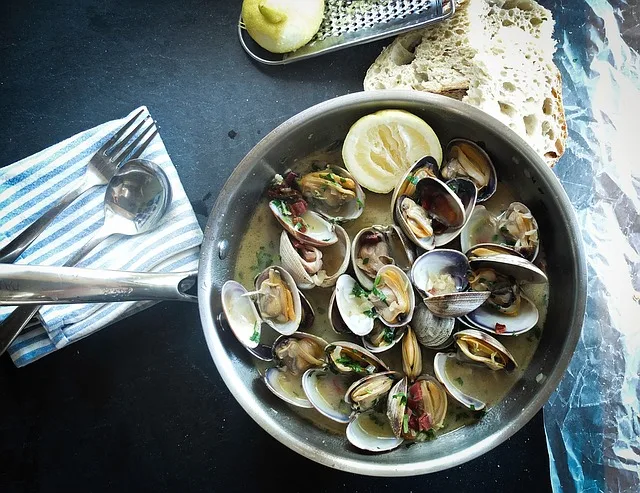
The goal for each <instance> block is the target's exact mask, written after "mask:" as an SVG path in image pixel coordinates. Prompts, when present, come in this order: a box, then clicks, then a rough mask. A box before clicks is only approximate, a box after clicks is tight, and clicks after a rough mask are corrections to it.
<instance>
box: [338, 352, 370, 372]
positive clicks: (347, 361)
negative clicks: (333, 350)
mask: <svg viewBox="0 0 640 493" xmlns="http://www.w3.org/2000/svg"><path fill="white" fill-rule="evenodd" d="M336 363H338V364H340V365H342V366H346V367H347V368H350V369H351V370H353V371H355V372H356V373H364V372H365V369H364V368H363V367H362V365H361V364H360V363H358V362H357V361H354V360H352V359H351V358H349V356H341V357H340V358H338V359H337V360H336Z"/></svg>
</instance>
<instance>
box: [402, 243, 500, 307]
mask: <svg viewBox="0 0 640 493" xmlns="http://www.w3.org/2000/svg"><path fill="white" fill-rule="evenodd" d="M468 271H469V261H468V260H467V257H466V256H465V255H463V254H462V253H460V252H458V251H457V250H448V249H440V250H433V251H430V252H426V253H424V254H423V255H421V256H420V257H419V258H418V259H417V260H416V261H415V263H414V264H413V267H412V268H411V280H412V281H413V285H414V286H415V287H416V289H417V290H418V291H419V292H420V293H421V294H423V296H424V298H423V301H424V303H425V305H426V306H427V308H428V309H429V310H431V311H432V312H433V314H434V315H436V316H438V317H441V318H451V317H460V316H462V315H466V314H467V313H469V312H472V311H473V310H475V309H476V308H478V307H479V306H480V305H482V304H483V303H484V302H485V300H486V299H487V298H488V297H489V293H485V292H475V291H467V289H468V287H469V282H468V280H467V272H468Z"/></svg>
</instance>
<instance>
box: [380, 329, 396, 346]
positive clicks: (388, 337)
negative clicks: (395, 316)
mask: <svg viewBox="0 0 640 493" xmlns="http://www.w3.org/2000/svg"><path fill="white" fill-rule="evenodd" d="M395 335H396V331H395V330H394V329H393V328H392V327H385V328H384V334H383V335H382V339H383V340H384V341H385V342H386V343H387V344H391V343H392V342H393V337H394V336H395Z"/></svg>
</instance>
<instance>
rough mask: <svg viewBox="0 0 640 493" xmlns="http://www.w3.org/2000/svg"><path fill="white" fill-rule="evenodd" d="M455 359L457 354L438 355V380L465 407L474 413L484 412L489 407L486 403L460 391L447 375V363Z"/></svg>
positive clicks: (436, 372)
mask: <svg viewBox="0 0 640 493" xmlns="http://www.w3.org/2000/svg"><path fill="white" fill-rule="evenodd" d="M454 359H456V353H436V356H435V358H434V359H433V371H434V373H435V375H436V378H437V379H438V380H439V381H440V382H441V383H442V385H444V388H445V389H446V390H447V393H448V394H449V395H450V396H451V397H453V398H454V399H455V400H456V401H458V402H459V403H460V404H462V405H463V406H464V407H466V408H467V409H470V410H472V411H481V410H483V409H484V408H485V407H487V404H486V403H485V402H483V401H481V400H480V399H476V398H475V397H473V396H471V395H469V394H466V393H465V392H463V391H462V390H460V389H459V388H458V387H456V385H455V383H454V382H453V381H452V380H451V379H450V378H449V376H448V375H447V369H446V367H447V361H448V360H454Z"/></svg>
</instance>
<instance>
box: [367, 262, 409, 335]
mask: <svg viewBox="0 0 640 493" xmlns="http://www.w3.org/2000/svg"><path fill="white" fill-rule="evenodd" d="M391 273H395V274H396V275H397V276H399V277H400V279H401V281H402V282H403V287H404V288H405V292H404V294H405V295H406V296H407V298H408V300H409V311H408V312H406V313H403V314H402V315H399V316H398V317H397V318H398V320H397V321H396V322H392V321H387V320H385V319H384V317H382V315H380V314H379V315H378V318H379V320H380V321H381V322H382V323H383V324H385V325H387V326H389V327H401V326H403V325H406V324H408V323H409V322H410V321H411V317H413V310H414V309H415V306H416V296H415V293H414V291H413V287H412V285H411V280H410V279H409V277H408V276H407V275H406V274H405V273H404V271H403V270H402V269H400V268H399V267H397V266H395V265H385V266H384V267H383V268H382V269H380V270H379V271H378V275H377V276H376V279H378V278H384V277H385V276H386V275H388V274H391ZM374 284H375V282H374ZM372 328H373V327H372Z"/></svg>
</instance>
